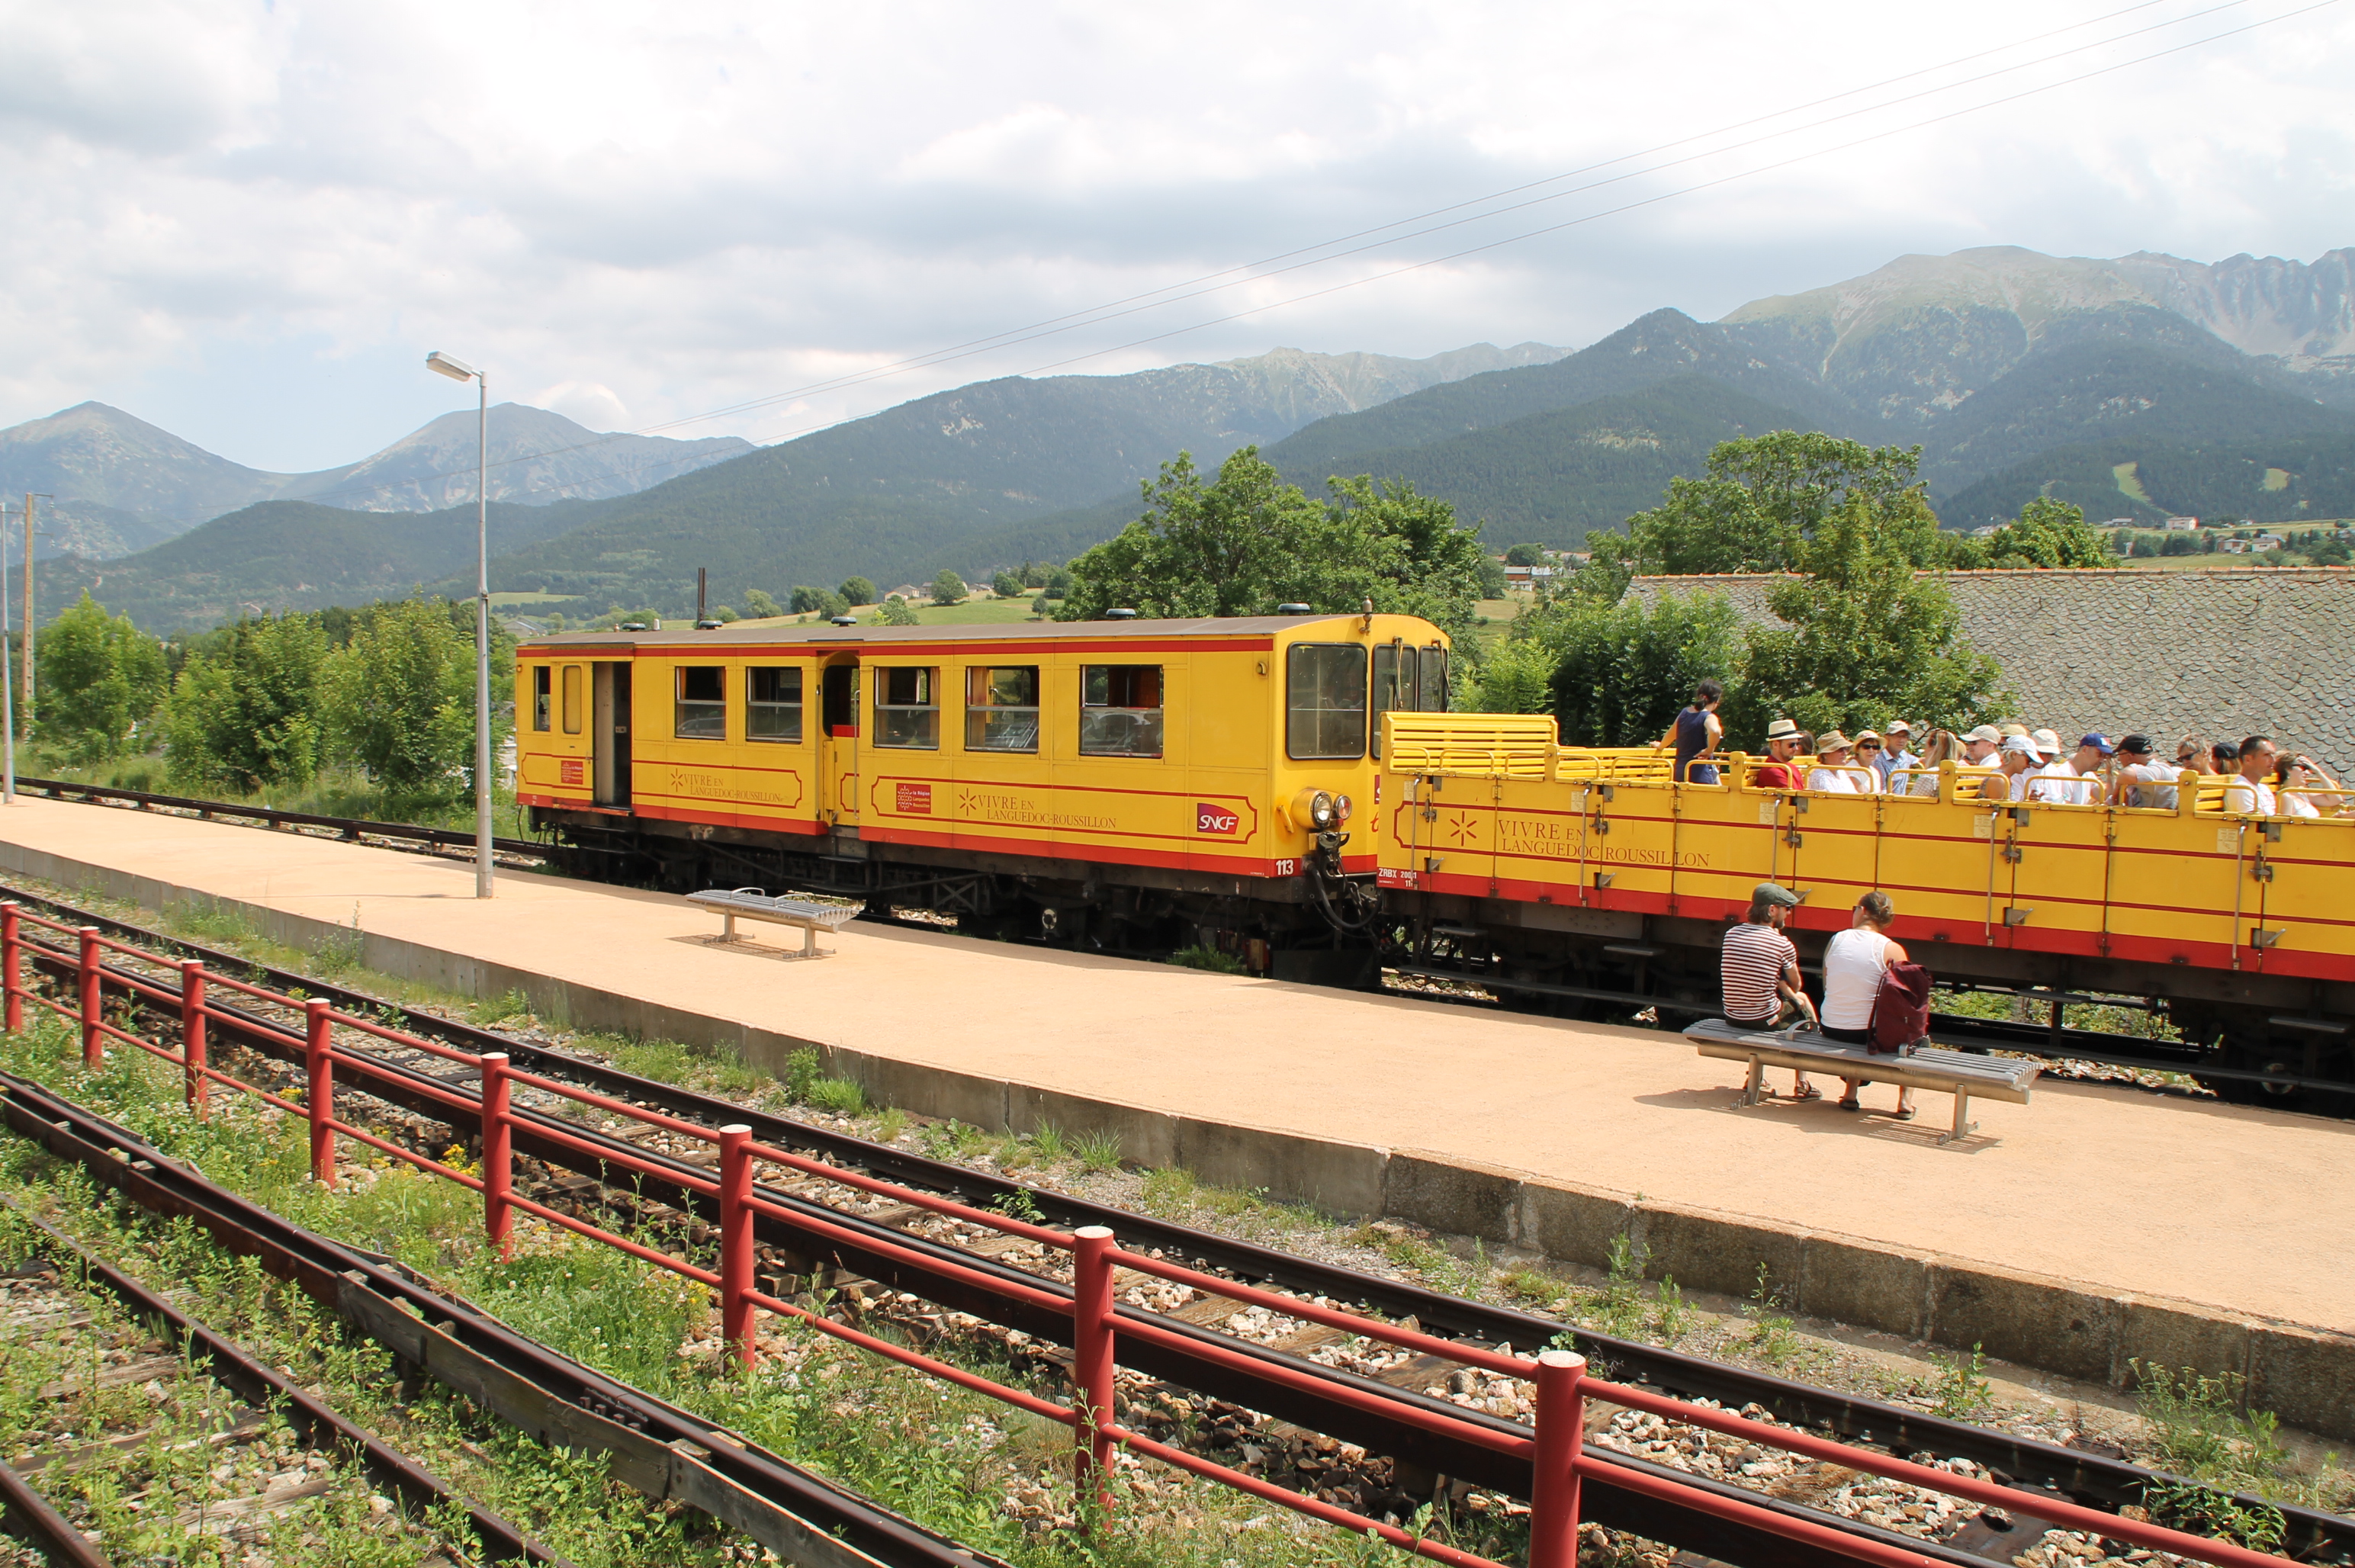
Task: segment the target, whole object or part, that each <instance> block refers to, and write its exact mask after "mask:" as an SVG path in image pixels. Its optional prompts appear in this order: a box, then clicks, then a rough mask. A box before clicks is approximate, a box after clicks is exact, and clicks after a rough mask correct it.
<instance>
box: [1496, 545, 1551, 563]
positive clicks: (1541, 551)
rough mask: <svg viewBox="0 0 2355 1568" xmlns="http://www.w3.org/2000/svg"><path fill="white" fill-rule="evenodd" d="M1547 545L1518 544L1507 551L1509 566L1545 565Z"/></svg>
mask: <svg viewBox="0 0 2355 1568" xmlns="http://www.w3.org/2000/svg"><path fill="white" fill-rule="evenodd" d="M1545 563H1546V547H1545V546H1543V545H1541V544H1517V545H1514V546H1512V547H1511V548H1510V549H1507V550H1506V551H1505V564H1506V565H1507V566H1543V565H1544V564H1545Z"/></svg>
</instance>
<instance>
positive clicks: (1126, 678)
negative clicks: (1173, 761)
mask: <svg viewBox="0 0 2355 1568" xmlns="http://www.w3.org/2000/svg"><path fill="white" fill-rule="evenodd" d="M1160 754H1161V667H1160V666H1159V665H1157V664H1092V665H1082V666H1081V667H1080V755H1082V756H1083V757H1157V756H1159V755H1160Z"/></svg>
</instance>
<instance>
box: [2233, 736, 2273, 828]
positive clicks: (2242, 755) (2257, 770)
mask: <svg viewBox="0 0 2355 1568" xmlns="http://www.w3.org/2000/svg"><path fill="white" fill-rule="evenodd" d="M2234 752H2235V760H2236V763H2237V769H2236V771H2237V773H2238V775H2239V776H2237V777H2236V778H2234V779H2233V780H2232V782H2231V783H2230V784H2226V785H2225V786H2224V809H2225V810H2226V811H2248V812H2254V813H2255V814H2257V815H2258V816H2274V815H2275V813H2277V812H2278V811H2279V810H2280V809H2281V805H2280V803H2279V802H2278V801H2276V800H2275V798H2274V786H2273V772H2274V759H2275V757H2278V756H2279V755H2281V752H2280V749H2279V748H2278V747H2276V746H2275V744H2274V742H2273V737H2271V736H2269V735H2252V736H2250V737H2249V738H2248V739H2247V740H2245V741H2242V742H2241V743H2240V745H2239V746H2238V747H2236V748H2234Z"/></svg>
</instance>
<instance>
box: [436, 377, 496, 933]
mask: <svg viewBox="0 0 2355 1568" xmlns="http://www.w3.org/2000/svg"><path fill="white" fill-rule="evenodd" d="M425 368H427V369H428V370H431V371H432V372H434V373H435V374H436V375H442V376H447V377H449V378H450V379H452V380H453V381H472V382H474V389H475V392H476V394H477V399H478V400H477V403H476V408H475V415H474V896H475V897H476V898H478V899H486V898H489V897H490V896H491V494H490V490H489V489H488V487H487V485H486V483H485V482H486V480H487V479H488V477H489V475H490V467H491V387H490V382H489V380H488V379H485V376H484V375H483V373H482V372H481V371H480V370H477V369H475V368H474V367H473V366H472V365H469V364H467V363H465V362H464V360H460V359H453V358H451V357H450V356H448V355H447V354H444V353H442V351H441V350H440V349H439V348H437V349H435V350H434V351H433V352H432V353H431V354H428V355H427V356H426V357H425Z"/></svg>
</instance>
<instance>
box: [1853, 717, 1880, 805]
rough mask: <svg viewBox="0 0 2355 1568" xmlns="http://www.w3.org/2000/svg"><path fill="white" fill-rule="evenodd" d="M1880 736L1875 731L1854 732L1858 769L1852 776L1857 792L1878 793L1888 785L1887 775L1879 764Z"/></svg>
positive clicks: (1864, 793)
mask: <svg viewBox="0 0 2355 1568" xmlns="http://www.w3.org/2000/svg"><path fill="white" fill-rule="evenodd" d="M1881 755H1882V751H1881V736H1880V734H1879V733H1878V732H1877V731H1871V730H1859V731H1857V732H1856V761H1857V765H1858V771H1857V773H1855V775H1854V777H1855V779H1856V787H1857V793H1858V794H1859V795H1879V794H1880V793H1881V792H1882V791H1883V790H1885V789H1887V788H1888V787H1889V775H1888V773H1885V772H1883V771H1882V769H1881Z"/></svg>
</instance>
